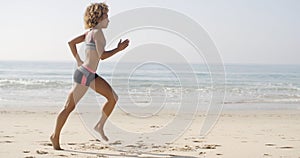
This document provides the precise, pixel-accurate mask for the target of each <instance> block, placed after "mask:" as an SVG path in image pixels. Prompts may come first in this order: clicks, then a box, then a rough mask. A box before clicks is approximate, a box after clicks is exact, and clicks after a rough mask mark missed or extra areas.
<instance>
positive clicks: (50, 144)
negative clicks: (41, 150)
mask: <svg viewBox="0 0 300 158" xmlns="http://www.w3.org/2000/svg"><path fill="white" fill-rule="evenodd" d="M40 145H43V146H52V143H42V144H40Z"/></svg>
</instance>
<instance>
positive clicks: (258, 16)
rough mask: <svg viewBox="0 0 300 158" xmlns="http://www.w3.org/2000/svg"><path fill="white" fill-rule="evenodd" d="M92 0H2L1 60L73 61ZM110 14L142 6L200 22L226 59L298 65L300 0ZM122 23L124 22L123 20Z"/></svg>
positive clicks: (121, 5)
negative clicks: (72, 41)
mask: <svg viewBox="0 0 300 158" xmlns="http://www.w3.org/2000/svg"><path fill="white" fill-rule="evenodd" d="M91 2H95V1H88V0H47V1H45V0H26V1H23V0H17V1H1V2H0V21H1V26H0V27H1V29H0V35H1V38H0V40H1V41H0V43H1V46H0V60H51V61H55V60H58V61H65V60H70V61H72V60H74V59H73V57H72V55H71V52H70V51H69V48H68V45H67V42H68V41H69V40H70V39H72V38H73V37H75V36H76V35H79V34H80V33H82V32H84V27H83V13H84V10H85V8H86V6H87V5H89V4H90V3H91ZM106 2H107V3H108V5H109V6H110V16H113V15H115V14H117V13H120V12H122V11H125V10H130V9H133V8H138V7H144V6H159V7H164V8H170V9H173V10H176V11H178V12H181V13H183V14H185V15H187V16H189V17H190V18H192V19H194V20H195V21H197V22H198V23H199V24H200V25H202V26H203V27H204V28H205V29H206V30H207V31H208V33H209V34H210V36H211V38H212V39H213V41H214V42H215V44H216V46H217V48H218V49H219V51H220V54H221V56H222V59H223V61H224V63H242V64H249V63H258V64H300V60H299V59H300V29H299V28H300V20H299V19H300V18H299V15H300V1H299V0H226V1H213V0H212V1H207V0H205V1H204V0H188V1H183V0H126V1H125V0H106ZM124 22H126V21H125V20H124Z"/></svg>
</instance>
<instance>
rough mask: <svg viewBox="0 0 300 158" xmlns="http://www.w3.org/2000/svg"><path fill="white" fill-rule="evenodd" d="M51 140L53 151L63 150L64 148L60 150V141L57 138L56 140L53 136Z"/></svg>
mask: <svg viewBox="0 0 300 158" xmlns="http://www.w3.org/2000/svg"><path fill="white" fill-rule="evenodd" d="M50 140H51V142H52V146H53V149H55V150H63V149H62V148H60V145H59V140H58V139H56V138H54V136H53V135H51V137H50Z"/></svg>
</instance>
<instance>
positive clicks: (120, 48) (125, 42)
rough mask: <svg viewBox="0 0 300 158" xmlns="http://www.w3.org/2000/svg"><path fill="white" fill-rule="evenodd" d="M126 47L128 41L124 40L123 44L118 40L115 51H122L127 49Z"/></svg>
mask: <svg viewBox="0 0 300 158" xmlns="http://www.w3.org/2000/svg"><path fill="white" fill-rule="evenodd" d="M128 45H129V40H128V39H126V40H125V41H123V42H122V39H120V42H119V43H118V47H117V49H118V51H122V50H124V49H125V48H126V47H128Z"/></svg>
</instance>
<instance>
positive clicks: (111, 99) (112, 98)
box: [107, 93, 119, 103]
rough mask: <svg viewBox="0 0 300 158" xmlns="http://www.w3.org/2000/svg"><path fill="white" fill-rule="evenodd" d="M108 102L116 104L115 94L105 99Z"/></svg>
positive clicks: (117, 98)
mask: <svg viewBox="0 0 300 158" xmlns="http://www.w3.org/2000/svg"><path fill="white" fill-rule="evenodd" d="M107 100H108V101H109V102H113V103H117V101H118V100H119V96H118V95H117V94H116V93H112V95H111V96H110V97H108V98H107Z"/></svg>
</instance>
